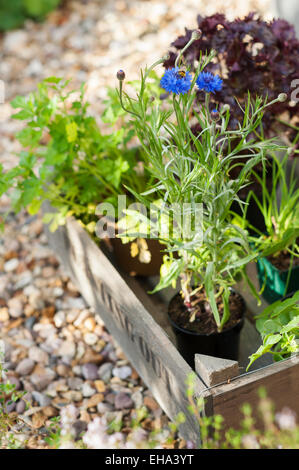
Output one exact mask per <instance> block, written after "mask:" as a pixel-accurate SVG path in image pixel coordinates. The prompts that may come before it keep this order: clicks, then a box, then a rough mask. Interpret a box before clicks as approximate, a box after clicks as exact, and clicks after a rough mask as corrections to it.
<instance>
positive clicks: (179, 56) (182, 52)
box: [174, 36, 198, 67]
mask: <svg viewBox="0 0 299 470" xmlns="http://www.w3.org/2000/svg"><path fill="white" fill-rule="evenodd" d="M197 39H198V38H195V37H194V36H191V39H190V41H189V42H188V43H187V44H186V46H185V47H183V49H182V50H181V52H180V53H179V55H178V56H177V58H176V59H175V63H174V66H175V67H178V65H179V61H180V60H181V57H182V55H183V54H184V52H185V50H186V49H188V47H190V46H191V44H192V43H193V42H194V41H196V40H197Z"/></svg>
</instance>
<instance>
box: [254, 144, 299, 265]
mask: <svg viewBox="0 0 299 470" xmlns="http://www.w3.org/2000/svg"><path fill="white" fill-rule="evenodd" d="M287 165H288V153H287V154H286V155H285V157H284V158H283V159H282V160H281V161H280V160H279V158H277V157H276V156H275V154H273V155H272V162H271V170H272V184H271V186H270V187H269V184H267V171H266V169H265V168H264V171H263V176H262V178H261V177H259V176H258V175H257V174H256V173H254V172H253V173H254V174H255V177H256V179H257V180H258V181H259V183H260V184H261V186H262V190H263V193H262V194H263V197H262V200H261V201H260V200H259V199H258V198H257V196H256V194H255V193H254V192H253V191H250V193H249V194H248V202H250V200H251V198H253V199H254V200H255V202H256V204H257V206H258V208H259V210H260V211H261V213H262V215H263V218H264V221H265V226H266V233H261V232H259V230H257V229H256V228H255V227H253V226H250V227H251V228H252V229H253V230H255V232H256V235H255V236H254V237H252V243H253V244H254V246H255V247H256V249H257V250H258V251H259V253H260V255H261V256H264V257H266V256H270V255H274V256H278V255H279V254H280V252H281V251H282V250H287V251H288V252H289V253H290V254H291V255H292V256H299V246H298V244H297V239H298V237H299V189H298V188H297V179H296V177H295V175H294V169H295V162H294V165H293V168H292V171H291V172H290V179H289V181H288V178H287V174H288V172H287ZM278 190H279V196H278Z"/></svg>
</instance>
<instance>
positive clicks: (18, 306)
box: [7, 297, 23, 318]
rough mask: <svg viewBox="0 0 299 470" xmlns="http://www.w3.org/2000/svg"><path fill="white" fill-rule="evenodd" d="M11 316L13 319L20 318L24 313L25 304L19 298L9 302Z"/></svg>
mask: <svg viewBox="0 0 299 470" xmlns="http://www.w3.org/2000/svg"><path fill="white" fill-rule="evenodd" d="M7 305H8V310H9V315H10V316H11V317H13V318H19V317H20V316H21V315H22V313H23V303H22V301H21V300H20V299H19V298H18V297H13V298H12V299H10V300H9V301H8V302H7Z"/></svg>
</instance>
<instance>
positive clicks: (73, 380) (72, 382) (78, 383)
mask: <svg viewBox="0 0 299 470" xmlns="http://www.w3.org/2000/svg"><path fill="white" fill-rule="evenodd" d="M67 384H68V386H69V387H70V389H71V390H80V389H81V387H82V385H83V380H82V379H80V377H69V378H68V379H67Z"/></svg>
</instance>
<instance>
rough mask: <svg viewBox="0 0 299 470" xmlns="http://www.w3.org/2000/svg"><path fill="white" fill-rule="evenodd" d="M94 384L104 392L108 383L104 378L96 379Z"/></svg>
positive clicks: (98, 389)
mask: <svg viewBox="0 0 299 470" xmlns="http://www.w3.org/2000/svg"><path fill="white" fill-rule="evenodd" d="M94 385H95V387H96V389H97V391H98V392H100V393H103V392H105V391H106V385H105V383H104V381H103V380H95V381H94Z"/></svg>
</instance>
